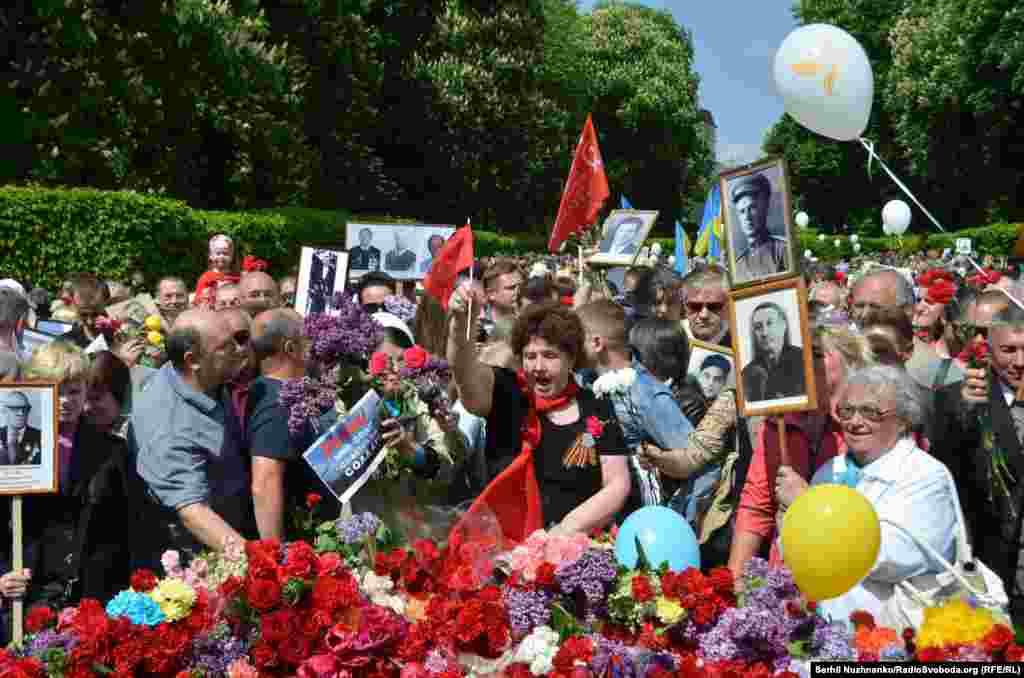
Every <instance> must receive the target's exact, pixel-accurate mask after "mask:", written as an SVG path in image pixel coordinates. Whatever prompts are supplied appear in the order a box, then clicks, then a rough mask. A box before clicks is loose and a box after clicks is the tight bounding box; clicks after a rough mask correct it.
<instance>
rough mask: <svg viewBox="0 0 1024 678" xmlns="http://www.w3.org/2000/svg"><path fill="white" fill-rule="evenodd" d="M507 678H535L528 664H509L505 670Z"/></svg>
mask: <svg viewBox="0 0 1024 678" xmlns="http://www.w3.org/2000/svg"><path fill="white" fill-rule="evenodd" d="M505 678H534V675H533V674H532V673H530V667H529V666H528V665H526V664H519V663H516V664H509V666H508V667H507V668H506V669H505Z"/></svg>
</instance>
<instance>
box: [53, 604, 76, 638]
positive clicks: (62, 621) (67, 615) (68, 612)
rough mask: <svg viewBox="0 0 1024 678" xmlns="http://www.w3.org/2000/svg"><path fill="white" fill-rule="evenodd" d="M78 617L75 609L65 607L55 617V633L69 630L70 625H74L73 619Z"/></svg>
mask: <svg viewBox="0 0 1024 678" xmlns="http://www.w3.org/2000/svg"><path fill="white" fill-rule="evenodd" d="M77 616H78V608H77V607H65V608H64V609H63V610H61V611H60V614H58V615H57V631H59V632H61V633H63V632H64V631H67V630H68V629H70V628H71V626H72V624H74V623H75V617H77Z"/></svg>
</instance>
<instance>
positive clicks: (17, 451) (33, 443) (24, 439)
mask: <svg viewBox="0 0 1024 678" xmlns="http://www.w3.org/2000/svg"><path fill="white" fill-rule="evenodd" d="M31 411H32V404H31V403H30V402H29V400H28V396H26V395H25V394H24V393H22V392H21V391H6V390H5V391H3V393H2V395H0V415H3V416H0V422H2V423H3V424H4V425H3V427H2V428H0V464H2V465H8V464H38V463H40V461H41V459H42V444H43V442H42V441H43V437H42V433H41V432H40V430H39V429H37V428H33V427H31V426H29V425H28V414H29V412H31Z"/></svg>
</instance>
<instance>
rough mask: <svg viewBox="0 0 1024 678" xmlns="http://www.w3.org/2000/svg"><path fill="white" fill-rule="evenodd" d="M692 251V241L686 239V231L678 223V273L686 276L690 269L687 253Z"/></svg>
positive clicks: (676, 267) (676, 268)
mask: <svg viewBox="0 0 1024 678" xmlns="http://www.w3.org/2000/svg"><path fill="white" fill-rule="evenodd" d="M689 251H690V239H689V238H687V237H686V231H684V230H683V226H682V224H680V223H679V222H678V221H677V222H676V266H675V270H676V273H679V274H681V275H686V271H687V269H689V266H688V263H689V262H688V261H687V258H686V255H687V253H688V252H689Z"/></svg>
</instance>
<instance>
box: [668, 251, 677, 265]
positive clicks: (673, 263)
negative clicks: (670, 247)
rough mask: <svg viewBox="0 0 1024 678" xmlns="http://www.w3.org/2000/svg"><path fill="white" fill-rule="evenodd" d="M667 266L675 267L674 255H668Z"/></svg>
mask: <svg viewBox="0 0 1024 678" xmlns="http://www.w3.org/2000/svg"><path fill="white" fill-rule="evenodd" d="M668 265H669V266H675V265H676V255H674V254H670V255H668Z"/></svg>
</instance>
